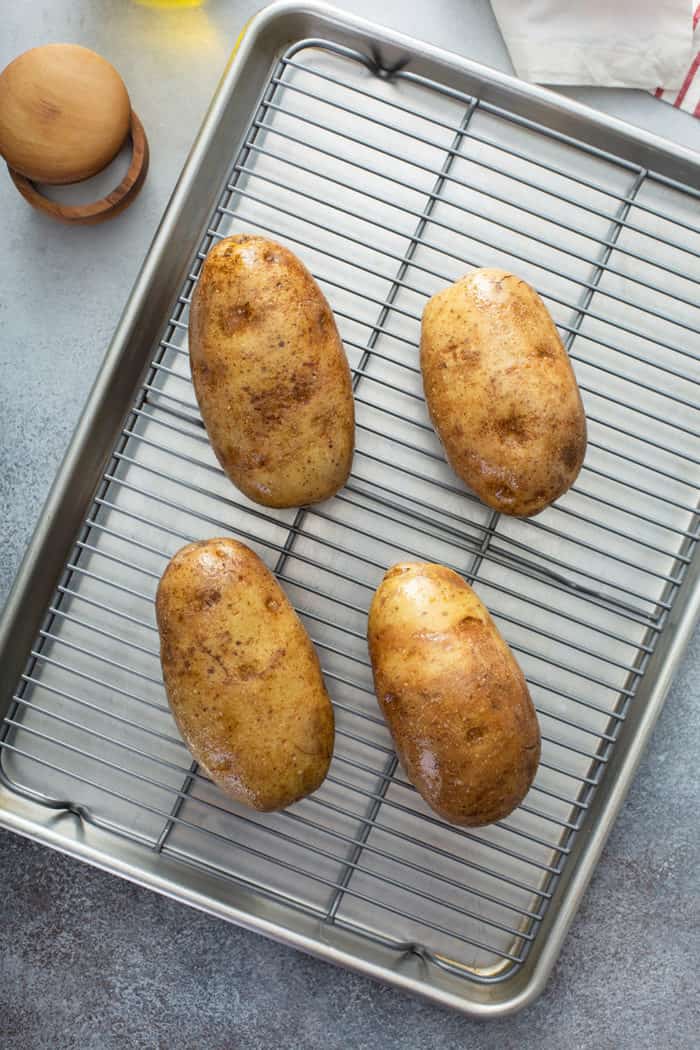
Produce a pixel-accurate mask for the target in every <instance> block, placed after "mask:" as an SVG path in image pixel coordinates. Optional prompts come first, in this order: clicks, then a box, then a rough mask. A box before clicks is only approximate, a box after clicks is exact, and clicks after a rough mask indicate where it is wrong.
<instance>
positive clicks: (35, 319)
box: [0, 0, 700, 1050]
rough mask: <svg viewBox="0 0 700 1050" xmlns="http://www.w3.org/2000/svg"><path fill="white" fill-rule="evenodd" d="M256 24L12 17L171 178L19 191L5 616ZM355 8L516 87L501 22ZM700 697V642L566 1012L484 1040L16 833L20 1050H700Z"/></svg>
mask: <svg viewBox="0 0 700 1050" xmlns="http://www.w3.org/2000/svg"><path fill="white" fill-rule="evenodd" d="M258 6H259V4H258V3H249V2H247V0H246V2H244V0H208V2H205V3H203V4H201V5H200V6H191V7H189V8H187V9H183V8H181V9H180V10H163V9H162V8H161V9H159V8H158V5H157V3H156V0H152V2H151V4H150V5H147V4H146V3H143V4H138V3H135V2H131V0H34V2H32V3H29V2H24V3H15V4H6V5H5V9H4V11H3V18H2V26H3V28H2V32H1V33H0V68H2V67H3V66H4V65H5V64H6V63H7V62H8V61H10V60H11V59H12V58H13V57H14V56H15V55H17V54H19V53H20V52H21V51H24V50H25V49H26V48H28V47H32V46H34V45H36V44H40V43H46V42H49V41H56V40H63V41H74V42H76V43H80V44H84V45H86V46H88V47H92V48H94V49H96V50H98V51H100V52H102V53H103V54H104V55H105V56H106V57H107V58H109V59H110V60H111V61H112V62H114V64H115V65H116V66H117V68H118V69H119V70H120V72H121V73H122V75H123V77H124V79H125V81H126V83H127V85H128V87H129V90H130V93H131V96H132V100H133V102H134V106H135V108H136V109H137V110H138V112H139V115H140V116H141V118H142V120H143V122H144V124H145V126H146V129H147V131H148V135H149V139H150V144H151V158H152V159H151V171H150V174H149V176H148V179H147V182H146V185H145V187H144V190H143V192H142V194H141V196H140V198H139V199H138V201H137V202H136V203H135V204H134V206H133V207H132V208H131V209H130V210H129V211H128V212H127V213H125V214H124V215H123V216H121V217H120V218H119V219H117V220H116V221H115V222H113V223H111V224H108V225H106V226H104V227H96V228H82V229H80V228H79V229H67V228H64V227H61V226H59V225H58V224H54V223H52V222H51V221H50V220H48V219H45V218H43V217H41V216H39V215H37V214H35V213H33V212H31V211H30V209H29V208H27V207H26V205H24V203H23V202H22V201H21V199H20V198H19V196H18V195H17V193H16V191H15V190H14V188H13V187H12V185H11V183H10V180H9V178H7V177H6V176H4V175H2V173H0V215H2V220H3V221H2V232H3V237H2V242H1V246H0V321H1V323H2V339H1V340H0V377H1V379H0V383H1V384H2V385H1V390H2V404H3V413H2V424H1V427H2V431H1V436H0V515H1V517H2V537H3V543H2V545H0V600H1V599H4V597H5V596H6V594H7V591H8V590H9V587H10V584H11V581H12V578H13V576H14V573H15V571H16V569H17V567H18V564H19V561H20V558H21V556H22V553H23V551H24V548H25V546H26V544H27V542H28V540H29V537H30V535H31V531H32V529H33V527H34V524H35V522H36V519H37V516H38V515H39V513H40V510H41V506H42V504H43V501H44V499H45V497H46V494H47V491H48V488H49V485H50V483H51V480H52V478H53V475H54V473H55V471H56V468H57V466H58V464H59V461H60V459H61V456H62V455H63V452H64V450H65V448H66V445H67V443H68V440H69V438H70V435H71V433H72V431H73V428H74V426H75V423H76V421H77V419H78V416H79V414H80V411H81V406H82V405H83V403H84V401H85V399H86V397H87V394H88V392H89V389H90V386H91V384H92V382H93V379H94V377H95V374H96V373H97V370H98V369H99V367H100V361H101V357H102V354H103V352H104V350H105V348H106V346H107V343H108V341H109V338H110V336H111V333H112V331H113V329H114V327H115V324H116V322H117V319H118V317H119V313H120V311H121V309H122V306H123V304H124V301H125V300H126V298H127V295H128V293H129V290H130V287H131V284H132V282H133V280H134V278H135V276H136V273H137V270H138V267H139V265H140V263H141V261H142V259H143V257H144V254H145V253H146V251H147V249H148V245H149V243H150V240H151V237H152V236H153V233H154V231H155V228H156V225H157V223H158V219H159V217H160V215H161V213H162V211H163V209H164V207H165V205H166V203H167V200H168V197H169V194H170V192H171V190H172V188H173V186H174V183H175V181H176V178H177V176H178V173H179V171H180V168H181V166H182V164H183V162H184V160H185V157H186V154H187V151H188V149H189V146H190V144H191V142H192V139H193V137H194V134H195V132H196V130H197V127H198V125H199V123H200V121H201V119H202V116H203V114H204V111H205V108H206V106H207V103H208V101H209V99H210V97H211V94H212V92H213V90H214V88H215V86H216V83H217V80H218V77H219V75H220V72H221V70H222V69H223V66H224V64H225V61H226V58H227V56H228V53H229V51H230V48H231V46H232V44H233V42H234V41H235V38H236V35H237V33H238V31H239V29H240V28H241V26H242V25H243V23H244V21H245V20H246V19H247V18H248V17H249V16H250V15H251V14H252V13H253V11H254V10H255V9H256V7H258ZM346 6H347V7H348V8H349V9H351V10H353V11H356V12H357V13H359V14H362V15H365V16H367V17H370V18H372V17H373V18H379V19H380V20H381V21H383V22H384V23H386V24H388V25H392V26H394V27H395V28H397V29H400V30H401V31H403V32H405V33H408V34H410V35H414V36H417V37H419V38H423V39H425V40H428V41H430V42H431V43H434V44H437V45H440V46H443V47H446V48H450V49H452V50H457V51H460V52H462V53H463V54H465V55H468V56H469V57H472V58H476V59H478V60H479V61H481V62H484V63H486V64H488V65H493V66H496V67H498V68H501V69H505V70H508V71H510V63H509V61H508V57H507V53H506V51H505V48H504V46H503V42H502V40H501V37H500V34H499V32H498V29H497V27H496V24H495V22H494V19H493V15H492V13H491V9H490V6H489V4H488V2H487V0H432V2H430V3H428V2H425V3H422V4H419V3H413V4H411V3H406V2H405V0H384V3H382V4H381V5H380V6H379V7H378V6H377V4H376V3H374V2H372V0H354V2H350V0H348V2H347V3H346ZM568 93H569V94H572V95H573V96H575V97H576V98H579V99H580V100H582V101H585V102H587V103H589V104H591V105H593V106H597V107H599V108H601V109H605V110H606V111H607V112H609V113H612V114H614V115H616V116H619V117H622V118H623V119H627V120H629V121H631V122H632V123H635V124H638V125H641V126H643V127H646V128H647V129H649V130H652V131H655V132H657V133H659V134H663V135H665V136H666V137H668V138H672V139H674V140H675V141H677V142H681V143H683V144H684V145H686V146H689V147H691V148H695V149H700V121H697V120H693V118H692V117H690V116H688V115H686V114H682V113H678V112H676V111H674V110H672V109H671V108H670V107H668V106H665V105H663V104H662V103H660V102H658V101H656V100H654V99H653V98H651V97H650V96H647V95H646V94H644V93H642V92H636V91H635V92H624V91H619V90H609V91H601V90H595V89H585V90H572V91H570V92H568ZM104 188H108V187H104ZM699 687H700V634H696V636H695V638H694V640H693V642H692V643H691V645H690V648H689V650H688V653H687V655H686V658H685V661H684V663H683V665H682V667H681V669H680V671H679V673H678V676H677V679H676V682H675V685H674V687H673V689H672V691H671V693H670V695H669V698H668V701H667V704H666V707H665V709H664V711H663V713H662V716H661V719H660V722H659V724H658V727H657V729H656V731H655V733H654V736H653V739H652V744H651V747H650V749H649V753H648V754H647V756H646V757H645V759H644V760H643V761H642V763H641V766H640V769H639V773H638V775H637V779H636V781H635V783H634V786H633V788H632V790H631V792H630V795H629V798H628V801H627V803H626V805H625V806H624V808H623V810H622V813H621V815H620V818H619V820H618V823H617V825H616V827H615V829H614V831H613V833H612V835H611V837H610V840H609V843H608V845H607V847H606V849H605V852H604V854H603V857H602V859H601V862H600V864H599V867H598V869H597V872H596V874H595V876H594V878H593V881H592V884H591V886H590V888H589V890H588V892H587V894H586V896H585V898H584V901H583V905H582V907H581V910H580V912H579V914H578V916H577V918H576V920H575V922H574V925H573V927H572V930H571V932H570V934H569V936H568V939H567V941H566V943H565V946H564V950H563V952H562V955H561V958H560V961H559V963H558V964H557V966H556V968H555V971H554V974H553V976H552V978H551V981H550V983H549V985H548V987H547V990H546V992H545V993H544V995H543V996H542V997H541V998H540V1000H539V1001H538V1002H537V1003H536V1004H535V1005H534V1006H533V1007H531V1008H530V1009H529V1010H526V1011H525V1012H524V1013H522V1014H520V1015H519V1016H517V1017H513V1018H508V1019H505V1020H503V1021H498V1022H492V1023H490V1024H480V1023H476V1022H471V1021H469V1020H467V1019H465V1018H463V1017H461V1016H459V1015H457V1014H453V1013H448V1012H447V1011H445V1010H441V1009H438V1008H436V1007H433V1006H429V1005H426V1004H424V1003H422V1002H419V1001H417V1000H413V999H409V998H407V997H406V996H405V995H403V994H401V993H399V992H396V991H394V990H393V989H390V988H385V987H381V986H379V985H376V984H373V983H372V982H370V981H368V980H365V979H363V978H360V977H357V976H354V975H352V974H349V973H347V972H342V971H339V970H336V969H334V968H332V967H331V966H329V965H326V964H324V963H321V962H318V961H316V960H314V959H310V958H306V957H304V956H302V955H300V954H298V953H296V952H294V951H292V950H290V949H287V948H283V947H280V946H279V945H276V944H273V943H272V942H269V941H265V940H263V939H262V938H261V937H258V936H256V935H253V934H250V933H247V932H245V931H243V930H239V929H236V928H233V927H230V926H228V925H226V924H225V923H223V922H221V921H218V920H216V919H213V918H210V917H208V916H205V915H202V914H199V913H197V912H195V911H192V910H189V909H187V908H185V907H184V906H182V905H178V904H175V903H173V902H172V901H169V900H167V899H165V898H162V897H159V896H157V895H155V894H152V893H149V892H147V891H146V890H142V889H140V888H138V887H135V886H132V885H130V884H127V883H125V882H122V881H120V880H118V879H116V878H113V877H111V876H108V875H105V874H103V873H101V872H98V871H95V870H92V869H89V868H87V867H85V866H82V865H80V864H79V863H77V862H75V861H72V860H69V859H67V858H65V857H62V856H59V855H57V854H55V853H52V852H50V851H48V850H46V849H44V848H41V847H39V846H37V845H35V844H33V843H30V842H25V841H23V840H20V839H19V838H16V837H14V836H12V835H9V834H7V833H4V832H3V833H0V877H1V879H2V887H3V891H4V894H3V914H2V921H1V922H0V1029H1V1030H2V1037H1V1038H0V1043H1V1045H2V1046H3V1048H4V1050H15V1048H16V1050H20V1048H21V1050H28V1048H43V1047H47V1048H49V1047H51V1048H52V1050H58V1048H60V1047H77V1046H79V1047H81V1048H86V1050H87V1048H93V1047H94V1048H97V1047H99V1048H103V1047H113V1046H114V1047H117V1046H119V1047H168V1048H169V1050H175V1048H177V1047H190V1046H194V1047H198V1046H204V1045H206V1046H208V1047H211V1048H214V1050H216V1048H235V1047H239V1046H241V1047H242V1046H246V1047H249V1048H251V1050H254V1048H280V1047H285V1048H286V1047H294V1048H296V1047H298V1048H300V1050H304V1048H307V1047H308V1048H312V1047H313V1048H315V1047H323V1048H324V1050H334V1048H336V1047H338V1048H341V1047H342V1048H345V1047H352V1048H355V1050H363V1048H368V1050H369V1048H374V1047H382V1048H385V1050H389V1048H392V1047H402V1048H404V1047H405V1048H410V1047H419V1046H421V1047H422V1046H425V1045H435V1046H438V1047H440V1048H445V1050H447V1048H452V1047H455V1048H456V1047H463V1046H470V1047H473V1048H475V1050H477V1048H480V1047H491V1046H496V1045H498V1046H501V1047H503V1048H504V1050H506V1048H508V1047H516V1046H517V1047H533V1048H535V1047H536V1048H538V1050H547V1048H554V1047H557V1048H558V1047H567V1048H570V1050H578V1048H582V1050H583V1048H589V1047H591V1048H592V1047H596V1048H604V1047H610V1048H619V1047H629V1048H633V1050H643V1048H646V1047H650V1048H651V1047H653V1048H656V1047H658V1046H663V1047H688V1048H690V1047H695V1046H697V1045H698V1040H699V1039H700V1036H699V1035H698V1033H699V1031H700V995H699V992H700V989H699V988H698V977H697V964H698V958H700V936H699V932H698V931H699V930H700V886H699V885H698V876H697V872H698V868H699V867H700V847H699V837H698V831H697V829H698V817H697V814H698V810H699V809H700V777H698V775H697V771H696V767H695V762H694V760H695V759H696V756H697V755H698V753H699V752H700V705H698V703H697V700H696V698H697V696H698V693H699V692H700V688H699Z"/></svg>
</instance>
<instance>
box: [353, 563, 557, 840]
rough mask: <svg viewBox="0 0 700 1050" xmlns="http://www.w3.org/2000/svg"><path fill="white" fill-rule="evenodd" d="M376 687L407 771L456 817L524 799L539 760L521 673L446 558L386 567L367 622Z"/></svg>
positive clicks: (499, 812)
mask: <svg viewBox="0 0 700 1050" xmlns="http://www.w3.org/2000/svg"><path fill="white" fill-rule="evenodd" d="M368 639H369V650H370V656H371V658H372V669H373V672H374V687H375V691H376V693H377V698H378V700H379V705H380V707H381V709H382V711H383V713H384V717H385V718H386V720H387V723H388V725H389V729H390V730H391V734H392V736H393V738H394V744H395V746H396V751H397V754H398V756H399V759H400V760H401V764H402V765H403V767H404V769H405V770H406V773H407V774H408V778H409V780H410V781H411V783H412V784H414V785H415V787H416V788H417V790H418V791H419V792H420V794H421V795H422V796H423V798H424V799H425V801H426V802H427V803H428V805H429V806H431V807H432V808H433V809H434V810H435V812H436V813H438V814H439V815H440V816H441V817H443V818H444V819H445V820H448V821H450V822H451V823H452V824H462V825H466V826H468V827H478V826H479V825H481V824H490V823H492V822H493V821H495V820H500V819H501V818H502V817H505V816H507V815H508V814H509V813H510V812H511V811H512V810H514V809H515V808H516V806H518V805H519V804H520V803H521V802H522V800H523V798H524V797H525V795H526V793H527V791H528V789H529V788H530V785H531V784H532V781H533V779H534V776H535V773H536V771H537V764H538V762H539V760H540V731H539V726H538V724H537V715H536V714H535V709H534V707H533V706H532V701H531V699H530V694H529V692H528V689H527V685H526V684H525V678H524V677H523V673H522V671H521V670H520V668H519V667H518V664H517V663H516V661H515V658H514V656H513V654H512V653H511V651H510V649H509V648H508V646H507V644H506V643H505V642H504V640H503V638H502V637H501V636H500V634H499V633H498V630H497V628H496V625H495V624H494V622H493V620H492V619H491V617H490V616H489V614H488V611H487V610H486V608H485V607H484V606H483V605H482V603H481V602H480V601H479V599H478V598H477V596H476V594H475V593H474V591H473V590H472V589H471V587H470V586H469V585H468V584H467V583H465V581H464V580H463V579H462V578H461V576H458V575H457V573H456V572H453V571H452V570H451V569H447V568H445V567H444V566H443V565H430V564H423V563H417V564H416V563H411V562H404V563H401V564H399V565H394V566H393V568H391V569H389V570H388V572H387V573H386V574H385V576H384V579H383V580H382V582H381V584H380V585H379V587H378V589H377V592H376V594H375V596H374V600H373V601H372V606H371V608H370V612H369V627H368Z"/></svg>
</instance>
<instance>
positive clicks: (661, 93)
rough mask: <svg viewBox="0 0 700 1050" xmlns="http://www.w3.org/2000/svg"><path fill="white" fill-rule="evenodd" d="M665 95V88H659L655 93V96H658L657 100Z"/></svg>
mask: <svg viewBox="0 0 700 1050" xmlns="http://www.w3.org/2000/svg"><path fill="white" fill-rule="evenodd" d="M663 93H664V89H663V88H657V89H656V91H655V92H654V94H655V95H656V97H657V98H662V97H663Z"/></svg>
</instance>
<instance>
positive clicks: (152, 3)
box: [135, 0, 206, 11]
mask: <svg viewBox="0 0 700 1050" xmlns="http://www.w3.org/2000/svg"><path fill="white" fill-rule="evenodd" d="M135 2H136V3H137V4H139V6H140V7H162V8H167V9H169V10H171V11H172V10H173V9H174V8H178V7H180V8H182V7H201V6H202V4H203V3H205V2H206V0H135Z"/></svg>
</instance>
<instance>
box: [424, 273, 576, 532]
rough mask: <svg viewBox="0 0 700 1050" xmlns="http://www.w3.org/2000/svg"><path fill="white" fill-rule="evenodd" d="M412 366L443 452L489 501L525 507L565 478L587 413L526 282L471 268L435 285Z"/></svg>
mask: <svg viewBox="0 0 700 1050" xmlns="http://www.w3.org/2000/svg"><path fill="white" fill-rule="evenodd" d="M421 368H422V371H423V385H424V388H425V397H426V401H427V404H428V409H429V411H430V416H431V419H432V421H433V426H434V427H435V429H436V431H437V433H438V436H439V438H440V440H441V441H442V444H443V446H444V449H445V452H446V454H447V459H448V460H449V462H450V464H451V466H452V468H453V470H454V471H455V472H456V473H457V474H459V476H460V477H461V478H462V479H463V481H465V482H466V483H467V485H469V487H470V488H471V489H473V490H474V492H476V494H477V495H478V496H479V497H480V498H481V499H482V500H483V501H484V503H486V504H488V506H489V507H493V508H494V510H499V511H502V512H503V513H504V514H515V515H518V516H523V517H529V516H530V515H531V514H537V513H538V512H539V511H541V510H543V509H544V508H545V507H547V506H548V505H549V504H550V503H552V502H553V501H554V500H555V499H558V497H559V496H561V495H562V494H563V493H564V492H566V490H567V489H568V488H570V487H571V485H573V483H574V481H575V480H576V476H577V475H578V472H579V470H580V469H581V464H582V463H583V458H584V456H585V454H586V417H585V415H584V411H583V405H582V403H581V395H580V393H579V389H578V385H577V383H576V377H575V376H574V373H573V369H572V368H571V364H570V362H569V356H568V354H567V352H566V350H565V349H564V347H563V345H562V342H561V340H560V338H559V335H558V333H557V330H556V328H555V326H554V322H553V321H552V318H551V316H550V314H549V312H548V310H547V308H546V306H545V305H544V303H543V302H542V300H541V299H540V297H539V295H538V294H537V292H536V291H535V290H534V289H533V288H531V287H530V285H529V284H526V283H525V281H521V280H520V278H518V277H515V276H514V275H513V274H512V273H507V272H506V271H505V270H492V269H483V270H472V272H471V273H468V274H467V275H466V276H465V277H462V278H461V279H460V280H459V281H457V282H456V283H455V284H453V285H451V286H450V287H449V288H446V289H444V291H442V292H438V294H437V295H434V296H433V297H432V299H430V300H429V302H428V303H427V305H426V307H425V310H424V312H423V324H422V331H421Z"/></svg>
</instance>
